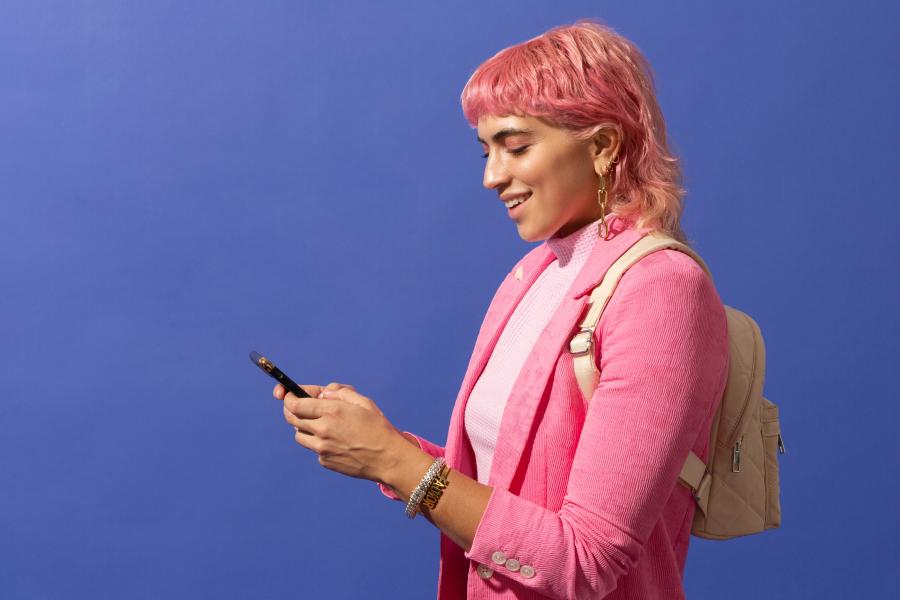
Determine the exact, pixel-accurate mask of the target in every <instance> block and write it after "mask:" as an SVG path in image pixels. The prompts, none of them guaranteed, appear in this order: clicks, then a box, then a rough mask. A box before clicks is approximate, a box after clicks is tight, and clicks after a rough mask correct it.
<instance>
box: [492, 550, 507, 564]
mask: <svg viewBox="0 0 900 600" xmlns="http://www.w3.org/2000/svg"><path fill="white" fill-rule="evenodd" d="M491 560H492V561H494V562H495V563H497V564H498V565H502V564H503V563H505V562H506V555H505V554H503V553H502V552H500V551H499V550H497V551H496V552H494V553H493V554H491Z"/></svg>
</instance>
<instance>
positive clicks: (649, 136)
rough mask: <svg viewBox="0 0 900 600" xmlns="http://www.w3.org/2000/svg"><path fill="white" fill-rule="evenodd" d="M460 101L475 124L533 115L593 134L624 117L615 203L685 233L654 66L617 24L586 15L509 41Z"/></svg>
mask: <svg viewBox="0 0 900 600" xmlns="http://www.w3.org/2000/svg"><path fill="white" fill-rule="evenodd" d="M461 101H462V109H463V114H464V115H465V117H466V120H467V121H468V122H469V124H470V125H471V126H472V127H473V128H474V127H477V125H478V121H479V119H480V118H481V117H483V116H505V115H520V116H521V115H528V116H532V117H539V118H543V119H545V120H546V121H548V122H549V123H551V124H553V125H555V126H557V127H564V128H566V129H570V130H572V133H573V134H574V135H575V136H576V137H577V138H579V139H588V138H589V137H590V136H591V135H592V134H593V133H594V132H595V131H596V127H597V126H598V125H600V124H604V123H608V124H615V125H617V126H618V127H619V128H620V131H621V133H622V146H621V150H620V153H619V161H618V163H617V164H616V165H615V172H614V174H613V187H612V189H611V194H610V197H611V198H612V199H613V202H612V210H613V211H614V212H615V213H616V214H619V215H621V216H623V217H627V218H634V219H635V220H636V223H637V226H638V227H654V228H657V229H660V230H662V231H665V232H666V233H669V234H670V235H672V236H673V237H675V238H676V239H679V240H681V241H686V240H685V237H684V234H683V232H682V231H681V228H680V225H679V220H680V217H681V212H682V198H683V196H684V189H683V188H682V186H681V169H680V167H679V165H678V159H677V158H675V157H674V156H673V155H672V154H671V152H670V151H669V148H668V144H667V142H666V127H665V122H664V120H663V116H662V112H661V111H660V109H659V105H658V103H657V101H656V95H655V93H654V87H653V74H652V70H651V68H650V65H649V63H648V62H647V60H646V59H645V58H644V56H643V54H641V52H640V50H638V48H637V47H636V46H635V45H634V44H632V43H631V42H629V41H628V40H627V39H625V38H624V37H622V36H621V35H619V34H618V33H616V32H615V31H613V30H612V29H611V28H609V27H607V26H605V25H602V24H600V23H597V22H595V21H592V20H590V19H581V20H579V21H577V22H576V23H575V24H573V25H563V26H559V27H555V28H553V29H550V30H549V31H547V32H545V33H543V34H541V35H539V36H537V37H535V38H532V39H530V40H528V41H525V42H522V43H520V44H517V45H515V46H510V47H508V48H505V49H503V50H501V51H500V52H498V53H497V54H495V55H494V56H492V57H491V58H489V59H488V60H486V61H485V62H484V63H482V64H481V65H480V66H479V67H478V68H477V69H476V70H475V72H474V73H473V74H472V76H471V77H470V78H469V81H468V83H466V86H465V88H464V89H463V91H462V94H461Z"/></svg>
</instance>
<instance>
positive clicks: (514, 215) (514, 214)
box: [506, 194, 532, 219]
mask: <svg viewBox="0 0 900 600" xmlns="http://www.w3.org/2000/svg"><path fill="white" fill-rule="evenodd" d="M519 195H521V194H519ZM531 196H532V195H531V194H529V195H528V198H527V199H526V200H525V202H520V203H519V204H516V205H515V206H513V207H512V208H507V209H506V210H507V212H508V214H509V217H510V218H511V219H518V218H519V217H520V216H521V215H522V211H524V210H525V205H526V204H528V201H529V200H531Z"/></svg>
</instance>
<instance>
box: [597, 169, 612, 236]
mask: <svg viewBox="0 0 900 600" xmlns="http://www.w3.org/2000/svg"><path fill="white" fill-rule="evenodd" d="M597 204H599V205H600V223H598V225H597V233H598V235H599V236H600V237H601V238H602V239H604V240H605V239H606V236H607V235H609V227H608V226H607V224H606V177H605V176H604V174H603V173H600V188H599V189H598V190H597Z"/></svg>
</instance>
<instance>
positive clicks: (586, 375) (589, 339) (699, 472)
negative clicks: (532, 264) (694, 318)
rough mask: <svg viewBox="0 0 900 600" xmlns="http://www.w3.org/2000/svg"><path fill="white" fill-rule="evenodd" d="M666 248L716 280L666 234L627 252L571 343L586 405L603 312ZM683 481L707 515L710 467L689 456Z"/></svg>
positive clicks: (595, 294)
mask: <svg viewBox="0 0 900 600" xmlns="http://www.w3.org/2000/svg"><path fill="white" fill-rule="evenodd" d="M665 248H671V249H673V250H678V251H680V252H684V253H685V254H687V255H689V256H690V257H691V258H693V259H694V260H695V261H697V263H698V264H699V265H700V266H701V267H703V270H704V271H705V272H706V274H707V275H709V277H710V279H712V273H710V271H709V268H708V267H707V266H706V263H705V262H703V259H702V258H700V256H699V255H698V254H697V253H696V252H694V251H693V250H692V249H691V248H690V247H689V246H687V245H685V244H682V243H681V242H679V241H678V240H676V239H674V238H672V237H670V236H668V235H666V234H664V233H660V232H657V231H653V232H649V233H647V234H646V235H645V236H644V237H642V238H641V239H640V240H638V241H637V242H635V244H634V245H633V246H631V248H629V249H628V250H627V251H625V253H624V254H622V256H620V257H619V258H618V259H617V260H616V262H614V263H613V264H612V266H610V267H609V269H607V271H606V273H605V274H604V276H603V279H602V280H601V281H600V284H599V285H597V286H596V287H595V288H594V290H593V291H592V292H591V296H590V298H589V299H588V310H587V313H586V314H585V316H584V319H582V321H581V324H580V325H579V326H578V330H579V331H578V333H577V334H575V336H574V337H573V338H572V340H571V341H570V342H569V352H571V353H572V355H573V358H572V362H573V364H574V367H575V377H576V379H577V380H578V387H579V388H580V389H581V393H582V395H583V396H584V398H585V400H586V401H588V402H590V399H591V396H593V395H594V390H595V389H597V383H598V382H599V381H600V369H599V368H598V367H597V364H596V361H595V360H594V354H595V353H594V330H595V329H596V328H597V323H599V322H600V317H601V316H602V315H603V310H604V309H605V308H606V305H607V304H608V303H609V299H610V298H611V297H612V294H613V292H614V291H615V289H616V285H618V283H619V280H620V279H621V278H622V275H624V274H625V271H627V270H628V269H629V268H630V267H631V266H632V265H633V264H634V263H636V262H637V261H639V260H640V259H642V258H643V257H645V256H647V255H648V254H651V253H653V252H656V251H657V250H663V249H665ZM679 481H681V482H682V483H683V484H684V485H686V486H687V487H689V488H690V489H691V491H692V493H693V496H694V500H695V501H696V502H697V506H698V507H699V508H700V510H701V511H703V513H704V514H706V508H707V505H708V502H709V485H710V482H711V477H710V475H709V473H708V472H707V469H706V464H704V462H703V461H702V460H700V459H699V458H698V457H697V455H696V454H694V453H693V452H691V453H690V454H689V455H688V457H687V460H685V463H684V466H682V468H681V474H680V475H679Z"/></svg>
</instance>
